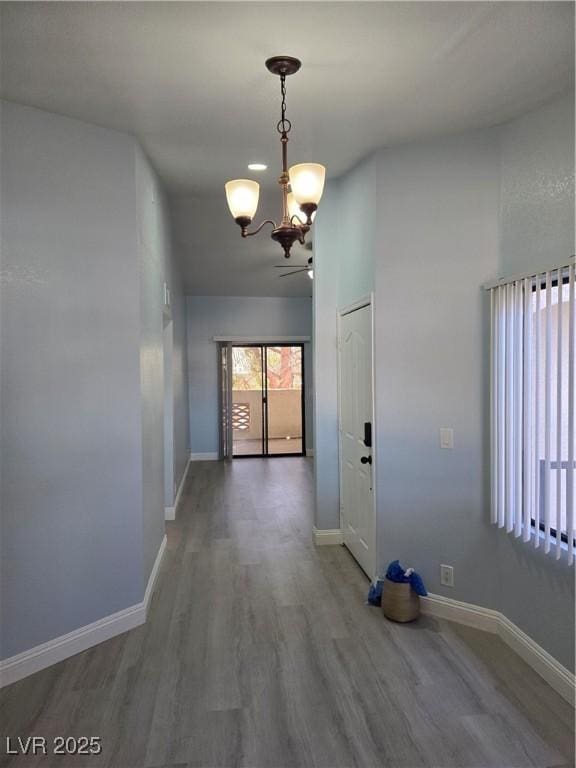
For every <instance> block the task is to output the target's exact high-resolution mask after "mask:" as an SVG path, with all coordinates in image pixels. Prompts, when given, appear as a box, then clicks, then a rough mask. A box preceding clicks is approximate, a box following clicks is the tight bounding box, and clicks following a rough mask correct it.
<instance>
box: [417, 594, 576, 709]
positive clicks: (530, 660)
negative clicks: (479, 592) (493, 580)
mask: <svg viewBox="0 0 576 768" xmlns="http://www.w3.org/2000/svg"><path fill="white" fill-rule="evenodd" d="M421 607H422V613H425V614H428V615H429V616H434V617H435V618H437V619H447V620H448V621H455V622H457V623H458V624H466V626H469V627H475V628H476V629H482V630H484V631H485V632H492V633H493V634H496V635H498V636H499V637H501V638H502V640H503V641H504V642H505V643H506V645H508V646H510V648H512V650H513V651H515V652H516V653H517V654H518V655H519V656H521V657H522V658H523V659H524V661H525V662H526V663H527V664H528V665H529V666H530V667H532V669H533V670H534V671H535V672H537V673H538V674H539V675H540V676H541V677H542V678H543V679H544V680H545V681H546V682H547V683H548V684H549V685H550V686H551V687H552V688H554V690H555V691H556V692H557V693H559V694H560V696H562V698H563V699H565V700H566V701H567V702H568V703H570V704H572V705H574V692H575V685H576V678H575V676H574V675H573V674H572V672H570V670H568V669H566V667H564V666H563V665H562V664H560V662H559V661H557V660H556V659H555V658H554V657H553V656H551V655H550V654H549V653H548V651H545V650H544V648H542V647H541V646H540V645H538V643H536V642H535V641H534V640H532V638H531V637H529V636H528V635H527V634H526V633H525V632H523V631H522V630H521V629H520V627H517V626H516V624H514V623H513V622H511V621H510V619H508V618H507V617H506V616H504V614H503V613H500V612H499V611H493V610H491V609H489V608H482V607H481V606H479V605H473V604H472V603H462V602H460V601H459V600H452V599H451V598H449V597H443V596H442V595H432V594H429V595H428V597H422V598H421Z"/></svg>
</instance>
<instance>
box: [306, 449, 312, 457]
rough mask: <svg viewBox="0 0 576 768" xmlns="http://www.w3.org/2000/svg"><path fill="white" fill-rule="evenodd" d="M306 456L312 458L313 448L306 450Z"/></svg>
mask: <svg viewBox="0 0 576 768" xmlns="http://www.w3.org/2000/svg"><path fill="white" fill-rule="evenodd" d="M306 456H308V457H309V458H312V456H314V448H306Z"/></svg>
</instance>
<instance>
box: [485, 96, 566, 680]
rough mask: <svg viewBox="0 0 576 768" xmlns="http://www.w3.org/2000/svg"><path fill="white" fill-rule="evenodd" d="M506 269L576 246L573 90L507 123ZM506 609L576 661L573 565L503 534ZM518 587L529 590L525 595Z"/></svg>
mask: <svg viewBox="0 0 576 768" xmlns="http://www.w3.org/2000/svg"><path fill="white" fill-rule="evenodd" d="M500 136H501V169H502V170H501V173H502V194H501V210H500V221H501V235H500V265H499V270H498V274H499V275H511V274H516V273H517V272H518V271H522V270H523V269H532V268H536V269H543V268H545V267H553V266H557V265H558V264H559V263H562V262H564V261H565V260H566V257H567V256H569V255H570V254H573V253H574V252H575V246H574V96H573V95H567V96H565V97H564V98H563V99H559V100H557V101H554V102H552V103H551V104H549V105H548V106H546V107H544V108H543V109H539V110H536V111H534V112H530V113H529V114H527V115H525V116H524V117H522V118H520V119H519V120H514V121H513V122H511V123H508V124H507V125H505V126H503V127H502V130H501V133H500ZM498 549H499V566H500V572H499V596H500V610H502V611H503V612H504V613H505V614H506V616H508V618H510V619H511V620H512V621H513V622H515V623H516V624H518V625H519V626H521V627H522V629H524V631H525V632H527V633H528V634H529V635H530V637H533V638H534V639H535V640H536V642H537V643H539V644H540V645H542V646H543V647H544V648H546V649H547V650H548V651H549V652H550V653H551V654H552V655H553V656H555V657H556V658H557V659H559V660H560V661H561V662H562V663H563V664H564V665H565V666H567V667H570V668H571V669H573V668H574V573H573V569H571V568H566V566H565V564H564V563H563V562H556V561H555V560H554V558H553V557H549V556H545V555H544V554H543V553H542V552H541V551H534V550H532V549H528V548H527V547H526V546H523V545H522V544H521V543H520V542H518V541H517V540H516V539H513V538H512V537H510V536H504V535H499V536H498ZM519 595H528V596H529V598H527V599H519Z"/></svg>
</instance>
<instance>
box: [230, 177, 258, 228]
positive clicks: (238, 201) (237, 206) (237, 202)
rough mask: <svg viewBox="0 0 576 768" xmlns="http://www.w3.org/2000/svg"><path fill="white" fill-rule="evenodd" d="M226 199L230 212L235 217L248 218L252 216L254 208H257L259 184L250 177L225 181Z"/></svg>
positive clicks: (254, 211)
mask: <svg viewBox="0 0 576 768" xmlns="http://www.w3.org/2000/svg"><path fill="white" fill-rule="evenodd" d="M224 186H225V188H226V200H227V201H228V207H229V208H230V213H231V214H232V216H233V217H234V218H235V219H237V218H239V217H241V216H245V217H247V218H249V219H253V218H254V214H255V213H256V208H258V197H259V196H260V184H258V182H257V181H251V180H250V179H234V180H233V181H227V182H226V184H225V185H224Z"/></svg>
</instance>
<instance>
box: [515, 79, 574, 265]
mask: <svg viewBox="0 0 576 768" xmlns="http://www.w3.org/2000/svg"><path fill="white" fill-rule="evenodd" d="M500 141H501V156H502V166H501V167H502V205H501V214H500V215H501V219H500V220H501V232H500V272H501V274H505V275H511V274H516V273H517V272H519V271H520V272H521V271H523V270H526V269H544V268H545V267H547V266H550V267H553V266H557V265H558V263H559V262H560V261H562V260H564V259H565V258H566V257H567V256H569V255H570V254H573V253H574V95H573V94H566V96H564V98H562V99H558V100H555V101H553V102H552V103H550V104H548V105H547V106H546V107H543V108H542V109H538V110H535V111H534V112H529V113H528V114H527V115H525V116H524V117H521V118H520V119H518V120H513V121H512V122H510V123H507V124H506V125H503V126H502V128H501V131H500Z"/></svg>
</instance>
